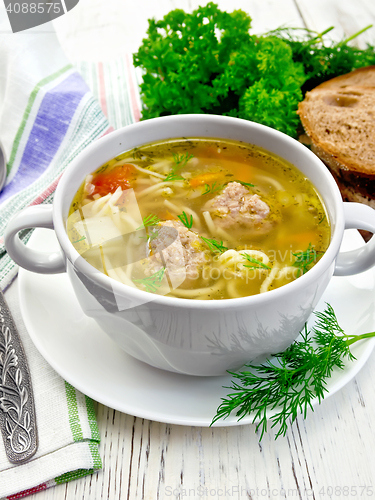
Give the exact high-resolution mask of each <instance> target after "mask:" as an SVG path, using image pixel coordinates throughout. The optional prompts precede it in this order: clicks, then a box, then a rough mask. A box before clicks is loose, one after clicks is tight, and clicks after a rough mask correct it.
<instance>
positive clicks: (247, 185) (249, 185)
mask: <svg viewBox="0 0 375 500" xmlns="http://www.w3.org/2000/svg"><path fill="white" fill-rule="evenodd" d="M232 182H239V183H240V184H242V185H243V186H245V187H247V188H250V187H252V188H253V187H255V184H251V182H243V181H239V180H238V179H236V180H234V181H232Z"/></svg>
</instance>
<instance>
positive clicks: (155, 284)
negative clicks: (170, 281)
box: [133, 267, 165, 293]
mask: <svg viewBox="0 0 375 500" xmlns="http://www.w3.org/2000/svg"><path fill="white" fill-rule="evenodd" d="M164 273H165V267H162V268H161V269H160V270H159V271H157V272H156V273H154V274H151V276H147V277H146V278H143V279H140V280H133V283H139V284H140V285H143V286H144V287H145V289H146V292H151V293H155V292H157V290H158V288H160V286H161V282H162V280H163V278H164Z"/></svg>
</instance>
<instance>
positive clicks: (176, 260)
mask: <svg viewBox="0 0 375 500" xmlns="http://www.w3.org/2000/svg"><path fill="white" fill-rule="evenodd" d="M155 234H156V237H155V236H152V237H151V241H150V249H151V256H150V258H149V261H150V262H151V266H150V268H149V270H148V273H149V274H153V273H155V272H157V271H158V270H160V269H161V268H162V267H165V268H166V269H167V271H168V276H169V278H170V280H171V283H172V286H173V288H175V287H176V286H178V285H177V282H178V284H181V283H182V282H183V281H185V280H193V279H197V278H199V276H200V275H201V271H202V269H203V266H204V265H206V264H207V263H208V262H209V261H210V259H211V258H210V255H209V253H208V252H207V250H206V249H205V247H204V244H203V243H202V241H201V240H200V239H199V237H198V235H197V234H195V233H194V232H193V231H190V230H189V229H188V228H187V227H185V226H184V225H183V224H182V223H181V222H180V221H176V220H168V221H163V222H160V224H159V225H158V226H157V227H155V228H154V229H153V232H152V235H155Z"/></svg>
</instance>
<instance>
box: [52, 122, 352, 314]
mask: <svg viewBox="0 0 375 500" xmlns="http://www.w3.org/2000/svg"><path fill="white" fill-rule="evenodd" d="M186 118H189V119H193V120H202V121H204V120H211V121H212V120H220V121H223V122H224V121H227V123H228V126H230V124H231V123H233V120H235V121H236V122H238V120H240V121H241V122H243V123H244V124H246V126H248V127H249V129H250V128H256V129H259V130H264V132H265V133H267V134H269V135H270V137H271V139H272V136H275V137H279V138H280V136H282V137H283V140H285V141H286V142H287V143H289V144H290V147H293V148H299V149H300V150H301V151H304V154H305V155H306V158H307V159H308V158H309V160H310V162H312V163H314V164H315V166H316V168H319V169H320V175H321V176H322V183H323V182H325V183H327V184H328V185H329V187H330V191H331V194H332V196H333V200H330V201H331V202H332V201H333V203H334V208H335V210H336V213H337V218H336V221H335V227H334V228H332V225H331V242H330V244H329V247H328V249H327V250H326V252H325V253H324V255H323V256H322V258H321V259H320V260H319V261H318V262H317V263H316V264H315V266H314V267H313V268H312V269H310V270H309V271H308V272H307V273H306V274H303V275H302V276H300V277H299V278H297V279H296V280H294V281H292V282H291V283H287V284H286V285H283V286H282V287H280V288H276V289H274V290H269V291H268V292H265V293H262V294H257V295H250V296H247V297H239V298H233V299H225V300H224V299H223V300H202V299H184V298H177V297H168V296H163V295H158V294H153V293H150V292H146V291H143V290H140V289H138V288H132V287H130V286H128V285H125V284H123V283H120V282H119V281H116V280H114V279H113V278H110V277H109V276H106V275H105V274H103V273H101V272H100V271H98V270H97V269H95V268H94V267H93V266H92V265H91V264H89V263H88V262H87V261H86V260H85V259H84V258H82V257H81V256H80V254H79V253H78V252H77V251H76V249H75V248H74V246H73V245H72V243H71V242H70V240H69V238H68V234H67V232H66V227H65V221H64V218H63V214H62V204H63V200H64V193H65V188H66V186H67V185H68V183H69V180H70V178H71V176H72V175H73V174H74V173H75V169H76V168H78V167H79V165H80V164H82V163H83V162H84V159H85V156H87V155H88V154H90V153H91V152H92V151H95V150H96V149H98V148H101V147H103V146H104V145H105V144H106V143H107V142H112V141H115V140H116V139H118V138H120V137H122V136H123V134H124V132H125V133H126V130H127V129H128V128H129V127H132V128H133V129H134V128H136V127H137V128H138V129H139V130H140V131H141V130H142V128H147V127H150V126H153V125H152V124H153V123H154V124H155V125H156V126H158V124H159V125H160V126H162V123H160V122H169V123H172V124H173V122H175V121H181V119H182V120H184V119H186ZM168 139H169V138H168V137H166V140H168ZM144 144H147V142H145V143H140V146H142V145H144ZM132 149H133V148H132ZM124 151H126V149H124ZM78 187H79V186H77V189H78ZM316 189H317V190H318V192H319V189H318V188H316ZM53 221H54V229H55V232H56V236H57V239H58V241H59V244H60V246H61V247H62V249H63V251H64V253H65V255H66V258H69V257H68V256H70V257H71V259H69V260H73V261H74V267H76V268H77V269H78V270H79V271H80V272H81V273H83V274H84V275H87V276H88V277H91V278H92V277H93V276H95V279H94V280H95V282H97V284H98V285H100V286H101V287H103V288H104V289H106V290H110V291H112V292H113V293H114V294H119V296H125V297H129V296H132V297H133V298H134V299H135V300H136V301H139V302H141V303H148V302H153V303H155V304H158V305H163V306H170V307H177V308H180V307H182V308H189V309H190V308H193V309H223V308H225V309H237V308H243V307H244V306H250V305H253V306H256V305H258V304H265V303H267V302H269V301H274V300H278V299H283V298H284V299H286V298H287V297H288V296H289V295H290V294H294V293H295V291H296V290H298V288H301V289H302V288H305V287H307V286H309V284H311V283H312V282H313V281H315V280H317V279H319V277H320V276H321V275H322V274H323V273H325V272H326V270H327V269H328V268H329V266H331V265H332V263H333V262H334V261H335V259H336V257H337V254H338V251H339V248H340V245H341V241H342V237H343V233H344V228H345V221H344V210H343V204H342V198H341V195H340V192H339V189H338V187H337V185H336V182H335V180H334V179H333V177H332V175H331V174H330V173H329V171H328V169H327V168H326V166H325V165H324V164H323V162H322V161H321V160H320V159H319V158H318V157H317V156H316V155H315V154H314V153H313V152H312V151H310V150H309V149H308V148H307V147H306V146H304V145H303V144H301V143H299V142H298V141H297V140H295V139H293V138H292V137H290V136H288V135H286V134H284V133H282V132H279V131H278V130H275V129H272V128H270V127H267V126H265V125H261V124H259V123H256V122H251V121H249V120H243V119H240V118H233V117H228V116H221V115H209V114H204V115H203V114H202V115H200V114H185V115H171V116H165V117H158V118H152V119H149V120H145V121H141V122H137V123H134V124H131V125H127V126H126V127H122V128H120V129H118V130H116V131H114V132H111V133H110V134H107V135H105V136H102V137H101V138H100V139H97V140H96V141H94V142H92V143H91V144H89V145H88V146H87V147H86V148H85V149H84V150H83V151H82V152H81V153H80V154H79V155H77V157H76V158H75V159H74V160H73V161H72V162H71V163H70V165H69V166H68V167H67V168H66V170H65V172H64V174H63V175H62V177H61V179H60V181H59V184H58V186H57V189H56V192H55V196H54V202H53ZM332 233H333V234H332ZM79 257H81V258H79Z"/></svg>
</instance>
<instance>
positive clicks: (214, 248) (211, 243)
mask: <svg viewBox="0 0 375 500" xmlns="http://www.w3.org/2000/svg"><path fill="white" fill-rule="evenodd" d="M200 239H201V240H203V241H204V242H205V243H206V245H208V247H209V249H210V250H211V252H213V253H218V252H219V253H223V252H226V251H227V250H228V248H227V247H226V246H224V245H223V242H222V241H220V242H219V241H217V240H215V239H213V238H204V237H203V236H200Z"/></svg>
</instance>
